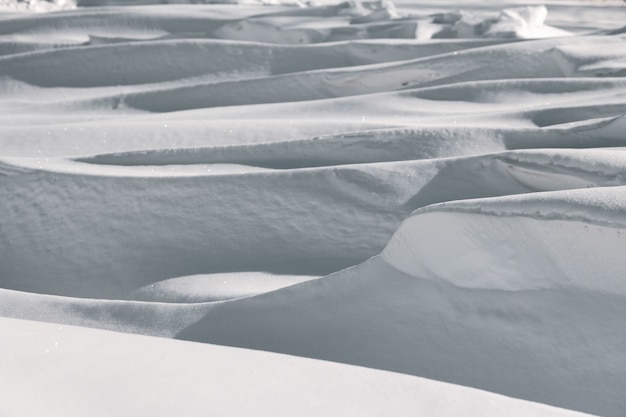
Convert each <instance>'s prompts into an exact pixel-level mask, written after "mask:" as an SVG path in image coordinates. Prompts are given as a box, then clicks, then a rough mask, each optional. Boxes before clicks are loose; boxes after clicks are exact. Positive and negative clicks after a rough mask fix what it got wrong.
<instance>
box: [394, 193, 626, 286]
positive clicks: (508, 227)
mask: <svg viewBox="0 0 626 417" xmlns="http://www.w3.org/2000/svg"><path fill="white" fill-rule="evenodd" d="M625 193H626V189H625V188H623V187H617V188H600V189H592V190H585V191H582V190H576V191H567V192H559V193H553V194H551V193H545V194H532V195H526V196H523V197H520V196H516V197H501V198H496V199H492V200H486V199H483V200H480V201H463V202H455V203H443V204H440V205H433V206H429V207H427V208H424V209H422V210H418V211H417V212H416V213H414V214H413V216H411V217H410V218H409V219H407V220H406V221H405V222H404V223H403V225H402V226H401V227H400V228H399V229H398V231H397V232H396V234H395V235H394V237H393V238H392V239H391V241H390V242H389V244H388V245H387V247H386V248H385V250H384V251H383V253H382V257H383V259H385V261H387V262H388V263H389V264H390V265H392V266H394V267H395V268H397V269H399V270H401V271H403V272H405V273H407V274H409V275H412V276H416V277H420V278H430V279H443V280H446V281H447V282H450V283H452V284H454V285H458V286H461V287H467V288H482V289H489V290H507V291H522V290H537V289H567V290H570V289H573V290H584V291H594V292H600V293H605V294H609V295H611V294H612V295H619V296H626V282H625V281H624V280H623V277H624V276H626V275H625V274H626V263H624V262H623V261H622V260H621V256H620V253H621V252H622V250H623V247H624V242H623V240H624V238H626V216H625V213H626V207H625V205H624V201H626V199H625V195H626V194H625ZM440 239H441V240H440Z"/></svg>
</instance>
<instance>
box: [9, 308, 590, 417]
mask: <svg viewBox="0 0 626 417" xmlns="http://www.w3.org/2000/svg"><path fill="white" fill-rule="evenodd" d="M0 333H1V334H4V335H7V334H10V335H11V337H9V338H5V339H6V340H4V341H3V343H2V345H0V369H1V370H2V377H0V389H1V390H2V392H3V401H2V409H3V411H4V412H7V413H9V414H10V415H20V416H23V417H29V416H41V415H42V414H45V415H63V416H64V417H73V416H84V415H90V416H111V415H116V416H122V417H123V416H136V415H138V414H141V415H146V414H149V415H151V416H155V417H158V416H171V415H178V414H184V415H186V416H206V415H207V413H209V414H211V415H213V416H246V415H249V416H252V415H255V416H261V415H263V416H270V415H271V416H292V415H293V414H294V412H296V413H297V414H298V415H302V416H320V415H359V416H377V417H378V416H394V417H395V416H407V417H408V416H415V417H420V416H424V417H426V416H433V415H437V416H441V417H445V416H455V417H458V416H467V417H474V416H477V415H480V416H485V417H489V416H502V415H504V414H506V415H507V416H512V417H513V416H519V417H522V416H524V417H532V416H537V417H539V416H541V417H557V416H559V417H569V416H571V417H575V416H580V417H583V416H584V415H583V414H580V413H575V412H573V411H568V410H562V409H557V408H553V407H548V406H545V405H540V404H534V403H530V402H526V401H520V400H515V399H511V398H506V397H503V396H499V395H495V394H491V393H487V392H484V391H478V390H474V389H470V388H465V387H459V386H454V385H450V384H443V383H440V382H435V381H429V380H425V379H422V378H416V377H411V376H407V375H401V374H394V373H390V372H383V371H377V370H372V369H365V368H359V367H354V366H347V365H340V364H333V363H329V362H322V361H316V360H311V359H302V358H296V357H290V356H285V355H277V354H271V353H265V352H254V351H250V350H244V349H236V348H226V347H221V346H213V345H201V344H196V343H187V342H181V341H171V340H163V339H155V338H150V337H145V336H134V335H124V334H119V333H109V332H105V331H97V330H89V329H84V328H77V327H71V326H58V325H47V324H41V323H35V322H28V321H21V320H11V319H0ZM8 375H10V378H7V376H8ZM103 395H105V396H106V400H103V399H102V396H103ZM33 398H36V401H34V400H33ZM94 404H97V406H96V407H94Z"/></svg>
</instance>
